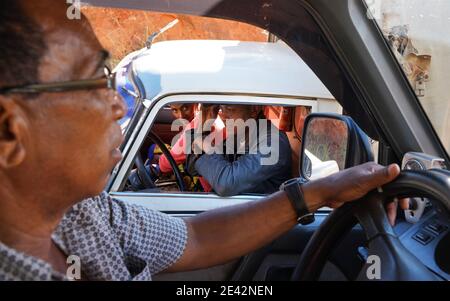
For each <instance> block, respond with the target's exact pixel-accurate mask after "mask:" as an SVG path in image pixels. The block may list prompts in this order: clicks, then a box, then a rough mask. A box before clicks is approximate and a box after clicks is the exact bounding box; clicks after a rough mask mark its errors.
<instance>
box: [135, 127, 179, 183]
mask: <svg viewBox="0 0 450 301" xmlns="http://www.w3.org/2000/svg"><path fill="white" fill-rule="evenodd" d="M148 137H149V138H150V139H151V140H152V141H153V142H154V143H156V145H158V147H159V148H160V149H161V151H162V153H163V154H164V155H165V156H166V158H167V160H168V161H169V164H170V166H171V167H172V170H173V173H174V175H175V179H176V182H177V186H178V188H179V189H180V191H186V187H185V185H184V181H183V176H182V175H181V170H180V169H179V168H178V165H177V163H176V161H175V159H174V158H173V156H172V154H171V153H170V151H169V150H168V149H167V147H166V145H165V144H164V142H163V141H162V140H161V138H159V136H158V135H156V134H155V133H154V132H153V131H150V133H149V134H148ZM135 164H136V167H137V170H138V176H139V178H140V180H141V181H142V184H144V186H146V188H155V187H156V185H155V183H154V182H153V180H152V178H151V175H150V174H149V172H148V171H147V169H146V168H145V165H144V163H143V161H142V158H141V157H140V156H139V154H138V155H137V156H136V159H135Z"/></svg>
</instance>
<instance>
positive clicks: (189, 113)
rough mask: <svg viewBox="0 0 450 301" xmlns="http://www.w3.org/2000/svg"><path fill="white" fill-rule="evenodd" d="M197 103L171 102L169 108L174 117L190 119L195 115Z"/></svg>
mask: <svg viewBox="0 0 450 301" xmlns="http://www.w3.org/2000/svg"><path fill="white" fill-rule="evenodd" d="M197 106H198V105H197V104H195V103H180V104H171V105H170V109H171V110H172V115H173V117H175V118H176V119H180V118H181V119H186V120H188V121H192V119H194V117H195V112H196V111H197Z"/></svg>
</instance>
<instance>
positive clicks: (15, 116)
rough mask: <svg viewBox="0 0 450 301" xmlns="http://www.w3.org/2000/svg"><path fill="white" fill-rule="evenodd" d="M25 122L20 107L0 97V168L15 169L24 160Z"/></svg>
mask: <svg viewBox="0 0 450 301" xmlns="http://www.w3.org/2000/svg"><path fill="white" fill-rule="evenodd" d="M25 130H26V126H25V120H24V118H23V113H22V111H21V108H20V106H19V105H18V104H17V103H16V102H15V101H13V100H11V99H7V98H5V97H2V96H0V168H2V169H8V168H12V167H15V166H17V165H19V164H21V163H22V162H23V160H24V159H25V154H26V151H25V147H24V145H23V137H24V135H25Z"/></svg>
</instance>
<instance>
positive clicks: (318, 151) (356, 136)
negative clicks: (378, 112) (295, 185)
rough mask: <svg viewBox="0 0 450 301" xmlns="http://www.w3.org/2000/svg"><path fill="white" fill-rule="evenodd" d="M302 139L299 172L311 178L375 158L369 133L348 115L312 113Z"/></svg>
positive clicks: (317, 177) (326, 174) (306, 121)
mask: <svg viewBox="0 0 450 301" xmlns="http://www.w3.org/2000/svg"><path fill="white" fill-rule="evenodd" d="M302 141H303V143H302V147H301V157H300V159H301V160H300V175H301V176H302V177H304V178H305V179H308V180H314V179H319V178H323V177H327V176H329V175H331V174H333V173H337V172H339V171H341V170H344V169H346V168H350V167H353V166H356V165H360V164H363V163H366V162H370V161H373V160H374V156H373V152H372V149H371V146H370V141H369V137H368V136H367V135H366V134H365V133H364V132H363V131H362V130H361V129H360V128H359V126H358V125H357V124H356V123H355V122H354V121H353V119H352V118H350V117H348V116H343V115H337V114H322V113H321V114H311V115H309V116H308V117H307V118H306V120H305V126H304V128H303V139H302Z"/></svg>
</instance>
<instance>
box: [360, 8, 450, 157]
mask: <svg viewBox="0 0 450 301" xmlns="http://www.w3.org/2000/svg"><path fill="white" fill-rule="evenodd" d="M365 1H366V3H367V5H368V7H369V9H370V11H371V15H372V16H373V17H374V18H375V19H376V21H377V23H378V25H379V27H380V28H381V30H382V31H383V34H384V36H385V37H386V39H387V41H388V42H389V45H390V46H391V48H392V50H393V52H394V54H395V57H396V58H397V59H398V61H399V63H400V65H401V66H402V68H403V71H404V72H405V74H406V76H407V77H408V79H409V82H410V84H411V86H412V88H413V89H414V91H415V93H416V95H417V97H418V99H419V101H420V103H421V104H422V106H423V108H424V110H425V111H426V113H427V114H428V117H429V119H430V120H431V122H432V124H433V126H434V128H435V130H436V131H437V133H438V135H439V137H440V138H441V141H442V143H443V145H444V147H445V148H446V150H447V152H450V93H449V92H450V82H449V75H448V74H447V72H449V71H450V70H449V67H450V30H449V28H450V1H448V0H426V1H424V0H365Z"/></svg>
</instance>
